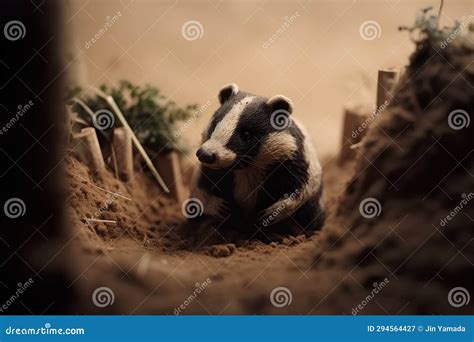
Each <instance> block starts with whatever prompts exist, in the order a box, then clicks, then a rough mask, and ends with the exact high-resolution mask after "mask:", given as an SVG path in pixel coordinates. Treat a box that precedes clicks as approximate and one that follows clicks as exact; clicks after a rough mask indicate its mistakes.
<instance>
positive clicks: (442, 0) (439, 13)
mask: <svg viewBox="0 0 474 342" xmlns="http://www.w3.org/2000/svg"><path fill="white" fill-rule="evenodd" d="M443 5H444V0H441V2H440V4H439V11H438V21H437V22H436V28H439V22H440V21H441V12H442V11H443Z"/></svg>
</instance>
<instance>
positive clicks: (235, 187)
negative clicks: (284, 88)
mask: <svg viewBox="0 0 474 342" xmlns="http://www.w3.org/2000/svg"><path fill="white" fill-rule="evenodd" d="M218 97H219V102H220V104H221V106H220V108H219V109H218V110H217V111H216V112H215V113H214V115H213V117H212V119H211V121H210V123H209V125H208V127H207V128H206V129H205V131H204V132H203V135H202V145H201V147H200V148H199V149H198V151H197V153H196V155H197V157H198V159H199V161H200V162H201V164H200V166H199V169H198V172H197V173H196V175H195V179H194V182H193V183H194V185H193V189H192V195H191V196H192V197H193V198H196V199H198V200H199V201H201V203H202V205H203V208H202V209H203V215H201V216H200V217H199V219H200V220H204V219H206V220H209V219H210V220H211V221H213V223H214V225H215V226H216V227H217V226H223V227H229V226H232V227H234V228H237V229H242V228H247V229H248V228H250V229H257V230H262V229H268V230H269V231H282V230H283V231H292V232H294V231H295V228H296V230H297V231H299V232H310V231H314V230H318V229H320V228H321V226H322V224H323V222H324V210H323V204H322V178H321V176H322V174H321V165H320V163H319V161H318V159H317V156H316V153H315V150H314V148H313V146H312V144H311V141H310V138H309V136H308V134H307V133H306V131H305V129H304V128H303V126H302V125H301V124H300V123H299V122H298V121H297V120H295V119H294V118H293V115H292V112H293V104H292V102H291V101H290V100H289V99H288V98H286V97H284V96H282V95H277V96H274V97H272V98H270V99H267V98H264V97H260V96H255V95H252V94H249V93H246V92H243V91H240V90H239V88H238V87H237V85H235V84H231V85H228V86H226V87H224V88H222V89H221V91H220V92H219V96H218ZM290 227H291V228H290Z"/></svg>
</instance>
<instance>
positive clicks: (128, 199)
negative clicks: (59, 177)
mask: <svg viewBox="0 0 474 342" xmlns="http://www.w3.org/2000/svg"><path fill="white" fill-rule="evenodd" d="M69 173H71V174H73V175H75V176H76V177H77V178H80V179H82V180H84V181H86V182H89V184H90V185H92V186H93V187H94V188H97V189H99V190H102V191H104V192H106V193H108V194H111V195H114V196H117V197H121V198H123V199H126V200H127V201H133V200H132V199H131V198H128V197H126V196H123V195H120V194H118V193H116V192H113V191H109V190H106V189H104V188H101V187H100V186H97V185H95V184H94V183H92V182H90V181H89V180H88V179H85V178H83V177H81V176H79V175H78V174H77V173H74V172H69Z"/></svg>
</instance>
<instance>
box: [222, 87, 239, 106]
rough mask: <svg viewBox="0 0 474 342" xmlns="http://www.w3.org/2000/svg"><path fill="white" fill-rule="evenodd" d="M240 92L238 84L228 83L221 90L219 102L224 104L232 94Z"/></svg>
mask: <svg viewBox="0 0 474 342" xmlns="http://www.w3.org/2000/svg"><path fill="white" fill-rule="evenodd" d="M238 92H239V87H237V84H235V83H232V84H229V85H226V86H225V87H224V88H222V89H221V91H220V92H219V102H220V103H221V104H223V103H224V102H226V101H227V100H228V99H229V98H230V97H231V96H234V95H236V94H237V93H238Z"/></svg>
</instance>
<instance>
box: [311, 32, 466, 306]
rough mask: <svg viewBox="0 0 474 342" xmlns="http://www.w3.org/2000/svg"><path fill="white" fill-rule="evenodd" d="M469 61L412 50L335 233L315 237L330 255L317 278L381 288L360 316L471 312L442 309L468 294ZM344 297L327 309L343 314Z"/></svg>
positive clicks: (366, 146)
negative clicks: (338, 277) (342, 278)
mask: <svg viewBox="0 0 474 342" xmlns="http://www.w3.org/2000/svg"><path fill="white" fill-rule="evenodd" d="M473 57H474V48H473V46H472V45H471V44H468V43H466V42H458V43H453V44H451V45H449V46H447V48H445V49H444V50H439V48H438V47H436V46H432V45H431V44H430V41H429V40H426V41H423V42H421V43H420V44H419V45H418V47H417V51H416V52H415V53H414V54H413V56H412V58H411V64H410V66H409V67H408V68H407V70H406V73H405V74H404V76H403V78H402V79H401V81H400V83H399V85H398V87H397V89H396V94H395V97H394V98H393V100H392V101H391V105H390V108H389V109H388V110H386V111H385V112H383V113H382V114H381V115H380V117H379V118H378V120H377V121H376V122H375V124H373V125H372V126H371V128H370V130H369V131H368V133H367V136H366V137H365V139H364V140H363V145H362V146H361V148H360V149H359V151H358V152H359V157H358V159H357V162H356V166H355V172H354V175H353V177H352V180H351V181H350V183H349V185H348V187H347V189H346V191H345V194H344V196H343V197H342V198H341V200H340V203H339V205H338V208H337V218H336V220H335V223H334V224H331V225H330V227H326V229H325V231H324V233H323V241H324V246H326V247H327V248H328V247H329V249H330V250H329V251H328V252H326V253H325V254H324V255H323V256H322V257H321V260H320V262H318V263H317V264H316V268H317V269H319V270H321V271H323V270H324V269H327V268H335V269H338V270H341V271H342V272H346V271H350V272H349V276H350V277H353V278H354V279H356V280H357V281H356V282H357V283H358V285H357V284H356V285H354V286H355V288H359V287H360V286H362V287H363V288H364V289H365V290H366V293H370V291H371V290H372V289H373V286H372V284H373V283H374V282H380V281H382V280H383V279H385V278H388V281H389V284H388V285H387V287H385V288H384V289H383V291H381V293H380V294H378V295H377V297H376V301H373V302H371V303H370V304H369V305H368V306H367V308H366V309H365V312H373V311H374V310H375V311H379V310H380V309H382V310H385V311H387V312H390V313H396V312H398V311H399V310H403V312H404V313H406V312H411V313H450V312H451V313H463V312H465V313H467V312H468V311H469V310H472V306H469V305H465V306H461V307H460V308H457V307H455V306H453V305H450V298H449V295H448V294H449V291H450V290H451V289H452V288H454V287H463V288H465V289H467V291H472V289H474V277H472V271H473V265H474V248H473V247H474V246H473V241H474V240H473V229H472V228H473V223H472V222H473V219H474V215H473V211H472V205H473V203H469V200H470V199H469V198H473V195H474V194H473V193H472V191H473V188H472V185H473V178H472V177H473V174H474V153H473V136H474V126H473V125H472V124H471V125H469V124H468V122H469V119H470V117H469V116H470V115H472V113H474V91H473V89H474V88H473V86H474V65H473V63H472V60H473ZM453 212H455V215H454V216H453V217H452V218H450V219H449V221H448V220H446V218H447V217H449V216H452V213H453ZM351 291H354V289H352V288H347V289H343V288H341V287H338V288H336V290H335V291H334V292H333V294H332V295H331V296H329V297H330V298H328V299H327V301H326V303H327V305H342V303H341V301H343V300H344V298H345V297H347V296H350V292H351ZM451 300H452V298H451ZM471 312H472V311H471Z"/></svg>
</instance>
